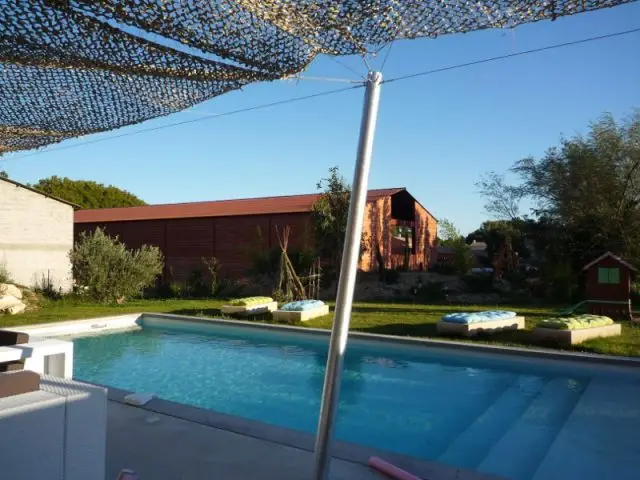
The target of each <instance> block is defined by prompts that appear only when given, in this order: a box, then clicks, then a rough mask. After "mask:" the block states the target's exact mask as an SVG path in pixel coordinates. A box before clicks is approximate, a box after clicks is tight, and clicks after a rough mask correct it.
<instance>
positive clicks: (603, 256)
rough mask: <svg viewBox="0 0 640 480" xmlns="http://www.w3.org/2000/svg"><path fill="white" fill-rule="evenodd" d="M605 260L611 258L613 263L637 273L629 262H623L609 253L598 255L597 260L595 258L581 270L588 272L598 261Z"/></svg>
mask: <svg viewBox="0 0 640 480" xmlns="http://www.w3.org/2000/svg"><path fill="white" fill-rule="evenodd" d="M605 258H613V259H614V260H615V261H617V262H619V263H621V264H622V265H624V266H625V267H627V268H628V269H629V270H632V271H634V272H637V271H638V269H637V268H636V267H634V266H633V265H631V264H630V263H629V262H625V261H624V260H622V259H621V258H620V257H618V256H617V255H614V254H613V253H611V252H607V253H603V254H602V255H600V256H599V257H598V258H596V259H595V260H593V261H592V262H589V263H587V264H586V265H585V266H584V268H583V269H582V270H588V269H589V268H591V267H593V266H594V265H596V264H597V263H599V262H600V261H602V260H604V259H605Z"/></svg>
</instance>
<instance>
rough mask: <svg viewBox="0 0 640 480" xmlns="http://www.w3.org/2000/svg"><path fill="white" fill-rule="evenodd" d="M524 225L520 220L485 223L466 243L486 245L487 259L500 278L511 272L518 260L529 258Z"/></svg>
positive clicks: (468, 236)
mask: <svg viewBox="0 0 640 480" xmlns="http://www.w3.org/2000/svg"><path fill="white" fill-rule="evenodd" d="M526 225H528V223H527V221H524V220H520V219H515V220H495V221H487V222H484V223H483V224H482V225H481V226H480V228H479V229H478V230H476V231H474V232H472V233H470V234H469V235H467V239H466V241H467V243H471V242H473V241H476V242H484V243H486V245H487V247H486V252H487V257H488V258H489V260H490V261H491V265H493V267H494V269H495V272H496V273H497V275H498V276H500V275H501V274H502V273H503V272H509V271H511V270H513V269H514V268H515V267H516V263H517V259H518V258H528V257H529V256H530V254H529V250H528V249H527V247H526V243H525V240H526Z"/></svg>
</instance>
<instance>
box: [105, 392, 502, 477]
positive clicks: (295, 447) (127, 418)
mask: <svg viewBox="0 0 640 480" xmlns="http://www.w3.org/2000/svg"><path fill="white" fill-rule="evenodd" d="M128 393H130V392H127V391H125V390H120V389H117V388H113V387H108V398H109V402H108V403H109V408H108V419H107V424H108V425H107V477H106V478H107V480H110V479H111V478H116V475H117V473H118V472H119V471H120V470H121V469H122V468H129V469H132V470H135V471H136V472H137V473H139V474H142V473H143V471H145V472H146V471H149V472H150V473H151V474H153V475H151V476H144V475H143V476H141V480H146V479H147V478H149V479H152V480H156V479H157V480H164V479H166V480H176V479H200V478H202V479H216V478H223V479H227V478H252V479H263V478H264V479H272V478H273V479H276V478H277V479H289V478H292V479H306V478H309V477H310V475H311V471H312V466H313V463H312V462H313V454H312V452H313V447H314V438H315V437H314V435H312V434H310V433H307V432H302V431H297V430H292V429H289V428H284V427H279V426H276V425H271V424H266V423H263V422H258V421H255V420H249V419H245V418H240V417H236V416H232V415H226V414H223V413H219V412H215V411H213V410H207V409H202V408H198V407H193V406H190V405H184V404H181V403H177V402H171V401H168V400H163V399H160V398H154V399H153V400H151V401H150V402H149V403H147V404H145V405H144V406H141V407H135V406H130V405H128V404H125V403H124V397H125V396H126V395H127V394H128ZM158 452H162V454H161V455H158ZM371 456H378V457H380V458H383V459H384V460H386V461H388V462H391V463H393V464H395V465H397V466H398V467H400V468H403V469H405V470H407V471H409V472H411V473H413V474H414V475H416V476H418V477H421V478H428V479H429V480H454V479H455V480H499V477H496V476H493V475H487V474H483V473H479V472H475V471H471V470H465V469H460V468H456V467H450V466H447V465H444V464H441V463H436V462H428V461H423V460H419V459H416V458H413V457H408V456H405V455H400V454H396V453H393V452H388V451H383V450H379V449H375V448H372V447H366V446H363V445H356V444H352V443H347V442H341V441H335V442H334V446H333V464H332V469H331V472H332V474H331V477H330V478H331V479H332V480H334V479H336V480H337V479H340V480H341V479H352V480H369V479H377V480H379V479H381V478H387V479H388V478H389V477H385V476H381V475H379V474H378V473H376V472H375V471H373V470H372V469H371V468H370V467H369V466H368V465H367V460H368V459H369V457H371ZM127 462H128V463H127ZM154 462H156V463H158V464H159V465H156V464H155V463H154ZM165 462H167V463H168V464H170V465H167V466H166V467H165V468H162V464H164V463H165ZM138 465H139V466H138ZM169 471H170V472H172V473H171V475H173V476H171V475H169V474H168V473H165V472H169ZM157 472H159V473H160V474H157ZM180 472H183V473H180ZM249 472H251V475H249ZM245 473H246V475H245ZM112 474H113V475H112ZM180 475H182V476H180Z"/></svg>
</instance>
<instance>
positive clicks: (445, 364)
mask: <svg viewBox="0 0 640 480" xmlns="http://www.w3.org/2000/svg"><path fill="white" fill-rule="evenodd" d="M144 323H145V327H144V328H143V329H142V330H138V331H130V332H125V333H117V334H110V335H102V336H90V337H83V338H76V339H75V340H74V344H75V353H74V377H75V378H78V379H82V380H86V381H90V382H95V383H100V384H104V385H111V386H114V387H118V388H121V389H125V390H132V391H145V392H154V393H156V394H157V395H158V396H160V397H161V398H164V399H167V400H173V401H177V402H181V403H185V404H189V405H194V406H197V407H203V408H208V409H213V410H216V411H219V412H223V413H227V414H231V415H237V416H241V417H245V418H250V419H255V420H260V421H262V422H267V423H271V424H275V425H280V426H284V427H289V428H293V429H297V430H303V431H306V432H315V429H316V421H317V417H318V412H319V408H320V395H321V391H322V384H323V375H324V367H325V362H326V355H327V339H326V337H318V336H313V335H309V334H290V333H282V332H276V331H265V330H264V329H255V328H246V327H229V326H224V325H215V324H214V325H211V326H207V327H206V329H207V331H203V330H202V327H201V326H200V325H199V324H188V323H182V322H181V323H180V324H176V323H174V322H167V321H163V320H160V319H154V318H153V317H145V320H144ZM176 325H177V326H176ZM566 365H568V364H563V363H557V364H554V363H548V362H547V363H545V362H542V361H532V360H531V359H528V358H527V359H519V358H518V357H517V356H513V357H510V356H509V357H506V356H487V355H478V354H469V353H461V352H456V351H448V350H445V349H427V348H412V347H405V346H397V345H394V344H390V343H384V342H364V341H350V343H349V348H348V350H347V356H346V361H345V372H344V376H343V383H342V391H341V403H340V410H339V416H338V423H337V431H336V435H337V437H338V438H339V439H341V440H345V441H349V442H354V443H358V444H362V445H368V446H372V447H376V448H381V449H385V450H390V451H394V452H398V453H402V454H406V455H410V456H413V457H417V458H421V459H426V460H432V461H439V462H443V463H447V464H451V465H456V466H460V467H465V468H471V469H477V470H480V471H483V472H486V473H492V474H496V475H501V476H504V477H506V478H513V479H516V480H525V479H526V480H528V479H536V480H543V479H551V478H562V479H572V478H576V479H591V478H593V479H603V478H615V479H616V480H620V479H627V478H628V479H632V478H633V479H637V478H640V477H639V475H640V474H639V473H638V472H640V375H636V374H635V373H634V372H632V373H626V372H618V370H615V369H614V370H611V369H610V370H602V369H600V368H598V370H594V369H593V368H590V369H583V368H576V367H567V366H566Z"/></svg>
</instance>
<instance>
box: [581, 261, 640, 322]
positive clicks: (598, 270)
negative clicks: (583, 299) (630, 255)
mask: <svg viewBox="0 0 640 480" xmlns="http://www.w3.org/2000/svg"><path fill="white" fill-rule="evenodd" d="M582 270H583V271H585V272H586V285H585V287H586V294H587V305H588V309H589V313H591V314H594V315H606V316H608V317H611V318H614V319H620V320H622V319H624V320H632V319H633V316H632V313H631V280H632V279H633V278H634V277H635V274H636V273H637V272H638V270H637V269H636V268H635V267H634V266H633V265H631V264H630V263H627V262H625V261H624V260H622V259H621V258H620V257H617V256H615V255H614V254H613V253H611V252H607V253H605V254H603V255H601V256H599V257H598V258H596V259H595V260H594V261H592V262H591V263H588V264H587V265H585V267H584V268H583V269H582Z"/></svg>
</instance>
